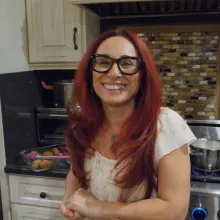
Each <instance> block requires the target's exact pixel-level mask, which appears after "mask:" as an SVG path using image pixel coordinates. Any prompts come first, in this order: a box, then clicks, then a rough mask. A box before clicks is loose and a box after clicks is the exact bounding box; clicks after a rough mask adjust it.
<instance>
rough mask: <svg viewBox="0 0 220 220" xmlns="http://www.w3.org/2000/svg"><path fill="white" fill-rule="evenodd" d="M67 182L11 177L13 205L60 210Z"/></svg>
mask: <svg viewBox="0 0 220 220" xmlns="http://www.w3.org/2000/svg"><path fill="white" fill-rule="evenodd" d="M64 182H65V180H64V179H63V180H57V179H52V178H40V177H27V176H15V175H9V188H10V199H11V202H12V203H20V204H25V205H37V206H43V207H51V208H57V209H59V207H60V204H61V202H62V200H63V195H64Z"/></svg>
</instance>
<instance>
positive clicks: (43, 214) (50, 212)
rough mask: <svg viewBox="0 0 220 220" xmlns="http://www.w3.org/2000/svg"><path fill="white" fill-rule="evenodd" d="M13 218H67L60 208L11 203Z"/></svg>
mask: <svg viewBox="0 0 220 220" xmlns="http://www.w3.org/2000/svg"><path fill="white" fill-rule="evenodd" d="M11 216H12V220H65V219H66V218H64V217H63V216H62V215H61V213H60V211H59V210H58V209H52V208H41V207H37V206H28V205H18V204H12V205H11Z"/></svg>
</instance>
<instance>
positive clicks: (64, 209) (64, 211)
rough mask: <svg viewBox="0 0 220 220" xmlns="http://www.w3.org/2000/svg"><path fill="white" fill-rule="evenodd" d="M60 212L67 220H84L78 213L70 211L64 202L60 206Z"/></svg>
mask: <svg viewBox="0 0 220 220" xmlns="http://www.w3.org/2000/svg"><path fill="white" fill-rule="evenodd" d="M60 212H61V213H62V215H63V216H65V217H67V219H71V220H83V219H84V218H83V217H82V216H81V215H80V214H79V213H77V212H75V211H73V210H70V209H68V208H67V207H66V203H65V202H62V203H61V205H60Z"/></svg>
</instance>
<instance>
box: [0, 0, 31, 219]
mask: <svg viewBox="0 0 220 220" xmlns="http://www.w3.org/2000/svg"><path fill="white" fill-rule="evenodd" d="M26 33H27V32H26V15H25V0H0V74H2V73H12V72H21V71H28V70H29V67H28V60H27V57H28V56H27V34H26ZM3 138H4V136H3V127H2V113H1V99H0V187H1V195H2V198H4V199H2V202H3V204H2V206H3V216H4V217H3V219H4V220H10V205H9V191H8V190H9V188H8V178H7V175H6V174H5V173H4V166H5V162H6V161H5V150H4V149H5V148H4V139H3Z"/></svg>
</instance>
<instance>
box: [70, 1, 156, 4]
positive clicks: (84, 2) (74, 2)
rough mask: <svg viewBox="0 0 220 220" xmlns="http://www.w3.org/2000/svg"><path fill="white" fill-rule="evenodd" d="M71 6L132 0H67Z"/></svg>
mask: <svg viewBox="0 0 220 220" xmlns="http://www.w3.org/2000/svg"><path fill="white" fill-rule="evenodd" d="M69 1H70V2H72V3H73V4H94V3H121V2H134V0H69ZM138 1H139V2H149V1H152V0H138Z"/></svg>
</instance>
